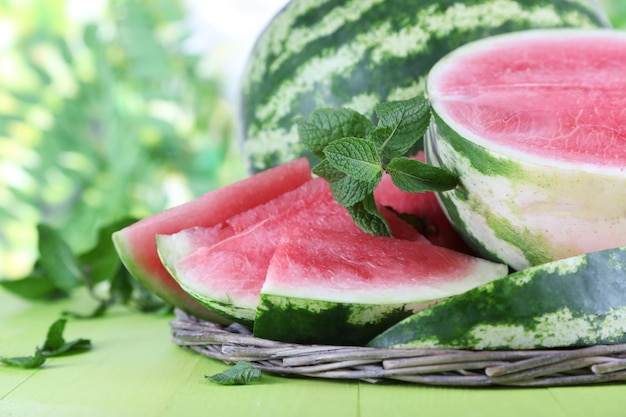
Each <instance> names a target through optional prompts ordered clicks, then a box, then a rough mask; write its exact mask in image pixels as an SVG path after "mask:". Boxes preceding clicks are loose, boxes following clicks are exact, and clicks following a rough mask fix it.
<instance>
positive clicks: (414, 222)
mask: <svg viewBox="0 0 626 417" xmlns="http://www.w3.org/2000/svg"><path fill="white" fill-rule="evenodd" d="M385 208H386V209H387V210H389V211H390V212H392V213H393V214H395V215H396V216H398V217H399V218H400V219H402V220H404V221H405V222H407V223H408V224H409V225H411V226H412V227H413V228H414V229H415V230H417V231H418V232H420V233H421V234H423V235H426V233H427V232H428V231H427V230H426V229H427V227H426V221H424V219H423V218H422V217H420V216H418V215H416V214H412V213H400V212H399V211H397V210H395V209H394V208H393V207H391V206H385Z"/></svg>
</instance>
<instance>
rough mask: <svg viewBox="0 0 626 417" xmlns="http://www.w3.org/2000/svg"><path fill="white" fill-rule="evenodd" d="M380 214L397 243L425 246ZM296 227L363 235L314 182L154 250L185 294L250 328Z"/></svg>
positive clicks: (167, 239)
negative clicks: (274, 264) (281, 248)
mask: <svg viewBox="0 0 626 417" xmlns="http://www.w3.org/2000/svg"><path fill="white" fill-rule="evenodd" d="M385 213H386V214H387V220H388V222H389V223H390V227H391V229H392V231H393V233H394V235H395V236H396V237H397V238H401V239H410V240H418V241H422V242H424V243H425V244H429V243H428V241H427V240H426V239H425V238H424V237H423V236H422V235H420V234H419V233H418V232H417V230H415V229H414V228H413V227H412V226H410V225H409V224H408V223H405V222H404V221H402V220H400V219H399V218H397V217H396V216H395V215H394V214H393V213H391V212H388V211H386V212H385ZM301 226H309V227H316V228H321V229H324V230H334V231H338V232H351V233H364V232H362V231H361V230H360V229H359V228H358V227H357V226H356V225H355V223H354V221H353V220H352V218H351V217H350V215H349V214H348V212H347V210H346V209H345V208H344V207H342V206H340V205H339V204H338V203H337V202H336V201H335V200H334V199H333V196H332V193H331V191H330V188H329V186H328V183H327V182H326V181H325V180H323V179H322V178H316V179H313V180H311V181H309V182H307V183H305V184H303V185H301V186H300V187H298V188H297V189H296V190H293V191H291V192H288V193H284V194H282V195H280V196H279V197H277V198H275V199H273V200H271V201H269V202H267V203H266V204H263V205H259V206H257V207H255V208H253V209H251V210H249V211H247V212H244V213H241V214H239V215H236V216H233V217H231V218H230V219H228V220H227V221H226V222H224V223H222V224H220V225H217V226H214V227H212V228H209V229H203V228H191V229H187V230H183V231H182V232H179V233H175V234H172V235H159V236H157V247H158V252H159V255H160V256H161V260H162V262H163V264H164V265H165V267H166V268H167V270H168V271H170V273H171V274H172V276H174V277H175V279H176V280H177V281H178V282H179V284H180V285H181V287H182V288H183V289H184V290H185V291H186V292H187V293H189V294H190V295H192V296H193V297H194V298H196V299H197V300H198V301H199V302H200V303H202V304H203V305H206V306H207V307H209V308H210V309H212V310H214V311H216V312H218V313H219V314H222V315H224V316H226V317H229V318H232V319H233V320H236V321H238V322H241V323H244V324H247V325H251V324H252V322H253V321H254V316H255V309H256V305H257V302H258V294H259V292H260V290H261V286H262V285H263V282H264V280H265V273H266V271H267V267H268V265H269V262H270V259H271V257H272V255H273V253H274V250H275V249H276V246H277V245H278V243H279V241H280V238H281V236H282V235H283V234H284V233H285V232H286V231H287V230H289V229H291V228H294V227H301Z"/></svg>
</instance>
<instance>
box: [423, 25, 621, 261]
mask: <svg viewBox="0 0 626 417" xmlns="http://www.w3.org/2000/svg"><path fill="white" fill-rule="evenodd" d="M624 68H626V32H623V31H616V30H609V29H607V30H591V29H590V30H581V29H552V30H531V31H523V32H517V33H511V34H507V35H499V36H494V37H491V38H488V39H484V40H481V41H476V42H474V43H470V44H466V45H464V46H462V47H460V48H459V49H457V50H455V51H454V52H452V53H451V54H449V55H448V56H447V57H445V58H443V59H442V60H441V61H439V62H438V63H437V64H436V65H435V66H434V67H433V69H432V70H431V72H430V75H429V77H428V82H427V90H428V96H429V99H430V100H431V103H432V108H433V115H434V117H433V123H432V125H431V128H430V129H429V132H428V135H427V141H426V154H427V157H428V160H429V162H431V163H433V164H434V165H438V166H441V167H443V168H445V169H447V170H449V171H451V172H454V173H456V174H457V176H458V177H459V179H460V186H459V187H457V188H456V189H454V190H451V191H445V192H442V193H440V194H439V196H440V198H441V201H442V203H443V206H444V207H445V210H446V213H447V214H448V217H449V218H450V219H451V221H452V223H453V224H454V226H455V228H456V229H457V230H459V231H460V232H461V234H462V235H463V236H464V238H465V240H466V241H467V242H468V243H469V244H470V245H471V246H472V247H473V248H474V249H475V250H476V251H477V252H479V253H480V254H481V255H483V256H485V257H489V258H491V259H494V260H499V261H502V262H505V263H507V264H509V265H510V266H511V267H513V268H514V269H517V270H521V269H524V268H527V267H529V266H531V265H538V264H542V263H546V262H549V261H552V260H556V259H562V258H566V257H570V256H576V255H579V254H583V253H588V252H593V251H598V250H603V249H608V248H613V247H618V246H624V245H626V217H625V216H624V207H626V194H625V193H624V190H625V189H626V71H625V70H624Z"/></svg>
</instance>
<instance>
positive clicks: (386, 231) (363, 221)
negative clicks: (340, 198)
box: [346, 194, 392, 236]
mask: <svg viewBox="0 0 626 417" xmlns="http://www.w3.org/2000/svg"><path fill="white" fill-rule="evenodd" d="M346 209H347V210H348V213H350V216H351V217H352V220H354V223H356V225H357V226H359V228H361V230H363V231H364V232H366V233H369V234H372V235H376V236H392V234H391V229H390V228H389V225H388V224H387V221H386V220H385V218H384V217H383V215H382V213H381V212H380V211H379V210H378V207H376V202H375V201H374V195H373V194H369V195H368V196H367V197H366V198H365V199H363V200H362V201H359V202H358V203H356V204H354V205H352V206H350V207H346Z"/></svg>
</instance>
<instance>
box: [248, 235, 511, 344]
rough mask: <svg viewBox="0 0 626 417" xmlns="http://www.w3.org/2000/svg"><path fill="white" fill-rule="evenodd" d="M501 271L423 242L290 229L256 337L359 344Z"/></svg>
mask: <svg viewBox="0 0 626 417" xmlns="http://www.w3.org/2000/svg"><path fill="white" fill-rule="evenodd" d="M507 272H508V268H507V267H506V266H505V265H502V264H497V263H493V262H489V261H486V260H483V259H480V258H476V257H473V256H470V255H466V254H462V253H459V252H456V251H452V250H449V249H446V248H443V247H439V246H436V245H431V244H429V243H424V242H414V241H408V240H401V239H393V238H389V237H381V236H373V235H369V234H365V233H355V232H337V231H334V230H333V231H329V230H320V229H311V228H295V229H290V230H288V231H287V232H286V233H285V234H283V236H282V238H281V241H280V243H279V245H278V247H277V249H276V251H275V252H274V255H273V257H272V259H271V262H270V264H269V267H268V271H267V277H266V279H265V283H264V285H263V287H262V289H261V294H260V302H259V308H258V310H257V316H256V321H255V324H254V334H255V336H257V337H261V338H266V339H275V340H280V341H283V342H295V343H327V344H358V345H360V344H364V343H365V342H367V341H369V340H370V339H371V338H372V337H374V336H375V335H376V334H378V333H379V332H381V331H382V330H384V329H386V328H387V327H389V326H391V325H393V324H395V323H396V322H398V321H399V320H401V319H402V318H406V317H408V316H410V315H412V314H413V313H415V312H416V311H419V310H421V309H423V308H424V307H425V306H427V305H429V304H431V303H433V302H436V301H438V300H441V299H445V298H447V297H450V296H452V295H455V294H460V293H463V292H466V291H468V290H470V289H472V288H475V287H477V286H479V285H481V284H484V283H487V282H490V281H492V280H494V279H498V278H500V277H503V276H505V275H506V274H507Z"/></svg>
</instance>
